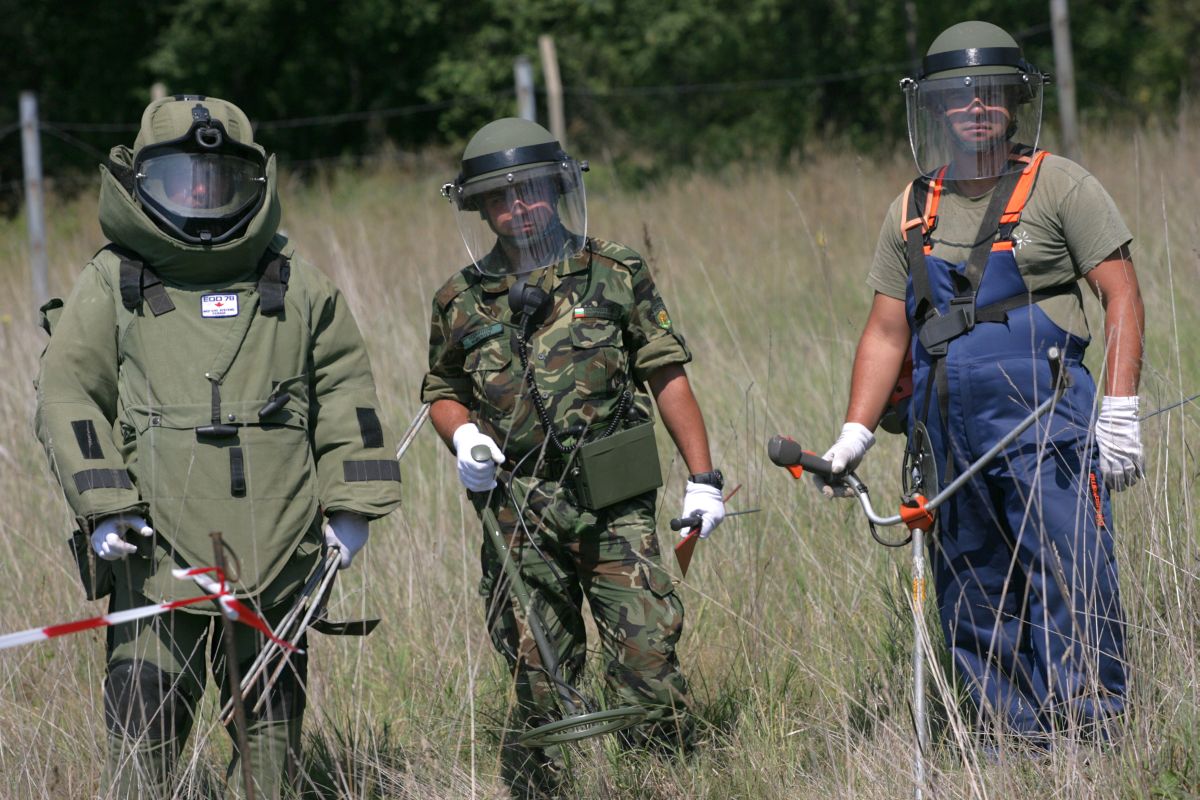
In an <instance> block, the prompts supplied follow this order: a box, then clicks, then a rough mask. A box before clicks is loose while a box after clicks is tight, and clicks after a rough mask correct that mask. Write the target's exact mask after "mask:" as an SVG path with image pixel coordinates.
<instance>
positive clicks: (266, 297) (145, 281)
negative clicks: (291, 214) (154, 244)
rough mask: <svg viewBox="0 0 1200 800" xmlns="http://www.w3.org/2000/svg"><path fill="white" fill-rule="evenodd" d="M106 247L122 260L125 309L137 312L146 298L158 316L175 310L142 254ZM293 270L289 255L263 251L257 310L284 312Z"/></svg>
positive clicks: (121, 283) (260, 262) (273, 313)
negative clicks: (285, 298)
mask: <svg viewBox="0 0 1200 800" xmlns="http://www.w3.org/2000/svg"><path fill="white" fill-rule="evenodd" d="M104 249H105V250H109V251H111V252H112V253H114V254H115V255H116V256H117V257H118V258H120V259H121V271H120V287H121V304H122V305H123V306H125V308H127V309H128V310H130V311H134V310H136V309H137V307H138V306H139V305H141V303H142V301H143V300H144V301H145V303H146V306H147V307H148V308H149V309H150V313H151V314H153V315H154V316H156V317H159V316H162V315H163V314H166V313H168V312H170V311H174V310H175V304H174V303H173V302H172V301H171V296H170V295H169V294H167V289H166V287H165V286H164V285H163V282H162V279H161V278H159V277H158V274H157V273H156V272H155V271H154V269H153V268H152V267H150V266H149V265H147V264H146V262H145V261H144V260H143V259H142V257H141V256H139V255H138V254H137V253H134V252H133V251H132V250H128V249H126V248H124V247H118V246H117V245H115V244H110V245H108V246H107V247H105V248H104ZM291 271H292V269H291V261H290V260H289V259H288V257H287V256H285V255H283V254H282V253H276V252H274V251H272V250H267V251H266V252H264V253H263V255H262V258H260V259H259V261H258V283H257V289H258V294H259V303H258V310H259V311H260V312H261V313H263V314H266V315H267V316H273V315H276V314H279V313H282V311H283V309H284V302H283V300H284V297H285V296H286V295H287V287H288V280H289V279H290V278H291Z"/></svg>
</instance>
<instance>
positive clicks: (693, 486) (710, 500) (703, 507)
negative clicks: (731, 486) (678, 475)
mask: <svg viewBox="0 0 1200 800" xmlns="http://www.w3.org/2000/svg"><path fill="white" fill-rule="evenodd" d="M696 514H699V515H700V516H701V517H702V519H701V522H700V538H701V539H707V538H708V535H709V534H710V533H712V532H713V531H715V530H716V529H717V526H718V525H720V524H721V520H723V519H725V501H724V500H722V499H721V490H720V489H718V488H717V487H715V486H709V485H708V484H707V483H692V482H691V481H688V482H687V491H686V492H684V494H683V514H682V515H681V516H682V517H683V518H684V519H686V518H688V517H691V516H695V515H696ZM691 532H692V529H691V528H684V529H682V530H681V531H679V536H680V538H682V539H686V538H687V536H688V534H690V533H691Z"/></svg>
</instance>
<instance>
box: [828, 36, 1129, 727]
mask: <svg viewBox="0 0 1200 800" xmlns="http://www.w3.org/2000/svg"><path fill="white" fill-rule="evenodd" d="M1043 82H1044V77H1043V76H1042V75H1041V74H1039V73H1038V72H1037V71H1036V70H1035V69H1034V68H1033V67H1031V66H1030V65H1028V64H1027V63H1025V62H1024V60H1023V59H1022V58H1021V53H1020V50H1019V48H1018V47H1017V44H1016V42H1015V41H1013V40H1012V38H1011V37H1009V36H1008V35H1007V34H1006V33H1005V32H1004V31H1002V30H1001V29H999V28H997V27H995V26H993V25H989V24H987V23H981V22H970V23H962V24H960V25H957V26H954V27H952V28H950V29H949V30H947V31H946V32H945V33H943V34H942V35H941V36H939V37H938V38H937V39H936V40H935V42H934V44H933V46H932V47H931V48H930V50H929V54H928V55H927V57H926V59H925V65H924V73H923V75H922V76H921V78H920V79H919V80H916V81H913V80H907V81H905V82H904V84H903V85H904V87H905V91H906V94H907V96H908V102H909V126H910V127H909V131H910V137H911V139H912V146H913V152H914V155H915V156H916V160H917V164H918V167H919V169H920V170H921V172H922V175H921V177H919V178H918V179H917V180H915V181H914V182H913V183H912V184H911V185H910V186H909V187H908V188H907V189H905V191H904V192H903V194H902V195H901V196H900V197H899V198H897V200H896V201H895V202H894V203H893V204H892V206H891V209H890V210H889V212H888V216H887V219H886V221H885V222H884V225H883V228H882V232H881V234H880V240H879V245H878V248H877V251H876V255H875V260H874V263H873V264H872V268H871V272H870V277H869V279H868V282H869V283H870V285H871V286H872V287H873V288H874V289H875V290H876V292H877V294H876V299H875V304H874V306H873V308H872V312H871V319H870V320H869V321H868V324H867V328H866V330H865V331H864V333H863V338H862V340H861V342H860V344H859V352H858V354H857V356H856V361H855V380H854V386H853V388H852V390H851V400H850V409H849V411H848V412H847V424H846V426H845V428H844V429H843V434H842V437H841V438H840V439H839V440H838V442H837V444H835V445H834V447H833V448H832V449H831V450H830V451H829V453H827V454H826V457H827V458H830V459H831V460H833V461H835V462H840V466H842V467H843V468H847V469H851V468H853V465H854V464H855V463H857V461H858V459H860V458H861V457H862V454H863V453H864V452H865V450H866V448H867V447H869V446H870V444H871V442H872V441H873V439H872V437H871V434H870V432H869V430H868V428H869V427H873V426H874V422H875V421H876V420H878V418H879V416H878V413H879V411H880V410H882V406H883V402H882V400H883V398H886V396H887V393H888V391H890V390H891V387H892V386H893V385H894V383H895V382H894V381H890V380H889V379H890V376H894V375H895V374H896V372H897V370H898V369H899V367H900V363H901V360H902V359H903V358H904V356H905V348H904V347H903V342H905V341H907V337H908V335H909V332H910V331H911V349H910V350H909V354H910V355H911V359H912V363H913V365H914V368H913V375H912V385H913V393H912V397H911V402H910V403H909V406H908V427H909V436H910V446H911V445H913V444H914V443H915V441H916V440H917V439H919V438H921V436H920V432H919V431H917V433H916V434H914V428H915V427H920V426H924V427H925V428H927V429H928V438H929V441H930V443H931V449H932V453H933V454H934V456H935V458H936V460H937V462H938V474H939V476H940V487H926V490H925V491H926V492H928V493H930V494H932V493H933V492H934V491H936V489H937V488H944V487H945V486H946V485H947V484H949V482H950V481H951V480H952V479H953V478H954V477H955V476H956V474H958V473H959V472H960V471H962V470H963V469H965V468H966V467H967V466H968V465H969V464H970V463H972V462H973V461H975V460H976V459H978V458H979V457H980V456H982V455H983V454H984V453H985V452H987V451H988V450H989V449H990V448H991V447H992V446H993V445H994V444H996V443H997V442H998V441H999V440H1000V439H1001V438H1002V437H1003V436H1004V435H1005V434H1007V433H1008V432H1009V431H1011V430H1012V429H1013V428H1014V427H1016V425H1017V424H1018V423H1019V422H1021V421H1022V420H1023V419H1024V418H1025V417H1026V416H1027V415H1028V414H1029V413H1030V411H1031V409H1033V408H1034V407H1036V406H1037V405H1038V404H1039V403H1040V402H1041V401H1042V400H1044V399H1045V398H1046V397H1048V396H1049V395H1050V394H1051V393H1052V391H1053V386H1052V385H1051V375H1050V368H1049V366H1048V362H1047V360H1046V353H1047V351H1048V350H1049V349H1050V348H1052V347H1057V348H1058V349H1059V350H1060V351H1061V352H1062V353H1063V354H1064V364H1065V368H1066V370H1065V371H1066V372H1067V374H1068V375H1069V378H1070V388H1069V389H1068V390H1067V391H1066V393H1065V395H1064V396H1063V398H1062V400H1061V401H1060V402H1059V403H1058V404H1057V405H1056V406H1055V407H1054V409H1053V410H1052V412H1050V413H1049V414H1048V415H1047V416H1046V417H1043V418H1042V420H1041V421H1040V422H1039V423H1038V424H1037V425H1035V426H1033V427H1031V428H1029V429H1028V430H1027V431H1026V432H1025V433H1024V434H1023V435H1022V436H1020V437H1019V438H1018V439H1017V440H1016V441H1015V442H1013V443H1012V444H1011V445H1009V446H1008V447H1007V448H1006V449H1005V450H1004V451H1003V452H1002V453H1000V455H999V456H998V457H997V458H995V459H994V460H993V461H992V462H991V463H990V464H989V465H988V466H987V467H986V468H985V469H984V470H983V471H982V472H981V473H980V474H979V475H977V476H976V477H975V478H973V479H972V480H971V481H970V482H969V483H968V484H967V485H966V487H965V488H964V489H962V490H961V491H960V492H959V493H958V494H957V495H955V496H954V497H953V499H952V500H951V501H950V502H948V503H947V504H946V505H943V506H942V508H941V510H940V512H939V531H940V533H939V536H938V538H937V539H936V540H935V545H934V547H935V553H934V558H933V564H934V574H935V580H936V586H937V594H938V598H937V599H938V608H939V611H940V614H941V620H942V625H943V629H944V633H945V636H946V641H947V643H948V646H949V648H950V650H951V653H952V654H953V657H954V665H955V668H956V670H957V671H958V675H959V677H960V678H961V679H962V681H963V682H964V684H965V686H966V687H967V689H968V690H969V692H970V694H971V696H972V698H973V699H974V701H975V702H976V704H977V706H978V707H979V709H980V711H981V714H982V719H981V721H982V722H983V723H984V724H985V726H986V727H987V728H988V729H989V730H990V731H993V732H994V731H996V730H1008V731H1015V732H1017V733H1020V734H1025V735H1027V736H1030V737H1033V738H1035V739H1038V740H1041V739H1042V738H1043V737H1044V736H1045V735H1047V734H1050V733H1052V732H1055V731H1066V730H1071V731H1078V730H1079V727H1078V726H1082V727H1083V728H1086V729H1090V730H1091V731H1092V732H1097V731H1096V730H1095V728H1096V726H1102V725H1103V723H1104V722H1105V721H1106V720H1108V719H1110V718H1112V717H1114V716H1115V715H1118V714H1120V713H1121V711H1122V710H1123V708H1124V698H1125V690H1126V677H1125V671H1124V621H1123V620H1124V618H1123V615H1122V611H1121V604H1120V601H1119V595H1118V587H1117V568H1116V561H1115V557H1114V552H1113V531H1112V516H1111V513H1110V510H1109V499H1108V492H1107V487H1106V483H1107V484H1108V486H1111V487H1115V488H1123V487H1124V486H1125V485H1128V484H1129V483H1132V481H1134V480H1136V475H1138V474H1140V469H1141V446H1140V440H1139V439H1137V435H1138V432H1137V423H1136V397H1106V398H1105V411H1104V413H1102V415H1101V419H1100V423H1101V426H1100V428H1099V429H1098V430H1097V431H1096V433H1095V435H1094V434H1093V427H1092V415H1093V408H1094V403H1095V384H1094V382H1093V380H1092V377H1091V375H1090V374H1089V372H1088V370H1087V369H1086V368H1085V367H1084V366H1083V355H1084V349H1085V348H1086V347H1087V344H1088V331H1087V326H1086V324H1085V322H1084V317H1083V309H1082V298H1081V294H1080V291H1079V289H1078V285H1077V282H1078V280H1079V279H1080V278H1081V277H1086V278H1087V280H1088V282H1089V284H1090V285H1091V286H1092V287H1093V288H1094V289H1096V290H1097V292H1098V293H1100V294H1101V295H1102V297H1103V299H1104V300H1105V302H1106V309H1107V326H1106V338H1107V339H1108V346H1109V348H1110V353H1109V360H1108V369H1109V375H1108V385H1109V387H1110V394H1126V393H1128V394H1136V385H1137V384H1136V381H1137V377H1136V376H1137V369H1138V365H1139V364H1140V356H1141V340H1140V331H1141V301H1140V298H1139V297H1138V295H1137V284H1136V278H1134V277H1133V266H1132V264H1131V263H1130V262H1129V261H1128V255H1127V250H1126V249H1125V248H1126V246H1127V245H1128V244H1129V242H1130V239H1131V237H1130V234H1129V231H1128V229H1127V228H1126V227H1125V225H1124V223H1123V222H1122V221H1121V217H1120V215H1119V213H1118V212H1117V210H1116V208H1115V206H1114V204H1113V202H1112V200H1111V199H1110V198H1109V196H1108V194H1107V193H1106V192H1105V191H1104V189H1103V188H1102V187H1101V186H1100V184H1099V183H1098V182H1097V181H1096V179H1095V178H1094V177H1092V176H1091V175H1090V174H1089V173H1088V172H1086V171H1085V170H1084V169H1083V168H1082V167H1080V166H1078V165H1077V164H1075V163H1073V162H1071V161H1068V160H1067V159H1064V158H1060V157H1057V156H1054V155H1050V154H1048V153H1046V152H1045V151H1042V150H1038V149H1037V130H1038V127H1039V118H1040V109H1041V88H1042V84H1043ZM1113 276H1115V278H1114V277H1113ZM901 304H903V305H901ZM1122 326H1124V329H1123V330H1122ZM1126 334H1130V335H1131V337H1130V338H1131V339H1132V344H1131V343H1129V339H1128V338H1125V335H1126ZM1118 348H1122V349H1123V350H1124V352H1120V353H1117V352H1113V351H1115V350H1116V349H1118ZM884 362H886V365H885V363H884ZM866 365H870V370H869V371H871V372H873V373H875V374H878V375H881V376H882V377H881V378H878V379H875V380H872V379H871V378H869V377H868V376H867V375H866V374H865V373H866V372H867V371H868V370H867V369H865V367H866ZM876 384H878V386H876ZM1113 387H1117V388H1120V389H1123V391H1116V392H1114V391H1112V390H1111V389H1112V388H1113ZM1130 401H1132V403H1131V402H1130ZM1130 405H1132V407H1133V414H1132V416H1130V414H1129V413H1128V412H1127V411H1125V410H1123V409H1127V408H1129V406H1130ZM1110 406H1115V407H1118V408H1122V410H1117V409H1115V408H1111V407H1110ZM1114 420H1117V422H1114ZM1106 424H1109V425H1110V427H1109V428H1108V429H1106V428H1105V427H1104V426H1105V425H1106ZM1111 425H1120V426H1121V427H1122V429H1123V430H1124V431H1125V434H1124V435H1123V436H1120V437H1113V436H1111V435H1108V433H1107V431H1108V430H1111ZM1102 456H1103V458H1104V460H1103V461H1102V460H1101V458H1102ZM835 466H839V464H835ZM1102 467H1103V468H1102ZM1126 468H1128V471H1126ZM1098 733H1099V735H1101V736H1103V735H1106V733H1107V731H1106V730H1103V729H1101V730H1099V731H1098Z"/></svg>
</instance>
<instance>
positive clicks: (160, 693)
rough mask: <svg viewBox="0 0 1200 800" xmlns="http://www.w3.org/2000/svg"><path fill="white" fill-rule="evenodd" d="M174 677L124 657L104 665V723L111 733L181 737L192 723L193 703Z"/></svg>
mask: <svg viewBox="0 0 1200 800" xmlns="http://www.w3.org/2000/svg"><path fill="white" fill-rule="evenodd" d="M178 683H179V681H178V676H177V675H172V674H170V673H166V672H163V671H162V670H160V669H159V668H158V667H156V666H154V665H153V664H151V663H149V662H146V661H135V660H132V659H130V660H124V661H118V662H116V663H115V664H112V665H110V666H109V668H108V677H107V679H106V680H105V681H104V723H105V726H106V727H107V728H108V731H109V732H110V733H113V734H117V735H120V736H125V737H129V738H145V739H146V740H148V741H158V742H161V741H167V740H170V739H178V738H182V737H183V736H185V735H186V733H187V731H188V730H189V729H190V728H191V725H192V715H193V713H194V702H193V701H192V700H191V699H190V698H188V697H187V696H185V695H184V693H183V690H182V688H181V687H180V686H179V685H178Z"/></svg>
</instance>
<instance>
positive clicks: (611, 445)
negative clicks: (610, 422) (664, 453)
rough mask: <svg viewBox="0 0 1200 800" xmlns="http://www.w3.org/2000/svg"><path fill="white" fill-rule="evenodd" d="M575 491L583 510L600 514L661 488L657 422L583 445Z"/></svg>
mask: <svg viewBox="0 0 1200 800" xmlns="http://www.w3.org/2000/svg"><path fill="white" fill-rule="evenodd" d="M575 467H576V468H575V469H574V470H572V472H573V474H574V476H575V491H576V494H577V495H578V498H579V502H580V503H582V504H583V507H584V508H587V509H589V510H591V511H599V510H600V509H602V508H607V507H608V506H611V505H612V504H614V503H619V502H621V501H622V500H628V499H629V498H631V497H637V496H638V495H639V494H644V493H645V492H649V491H651V490H653V489H657V488H658V487H660V486H662V484H663V481H662V468H661V467H660V466H659V464H658V446H657V445H655V443H654V423H653V422H644V423H642V424H640V425H635V426H633V427H632V428H628V429H626V430H623V431H617V432H616V433H614V434H612V435H611V436H606V437H604V438H603V439H596V440H595V441H591V442H587V443H585V444H583V445H582V446H581V447H580V448H579V451H578V452H577V453H576V454H575Z"/></svg>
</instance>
